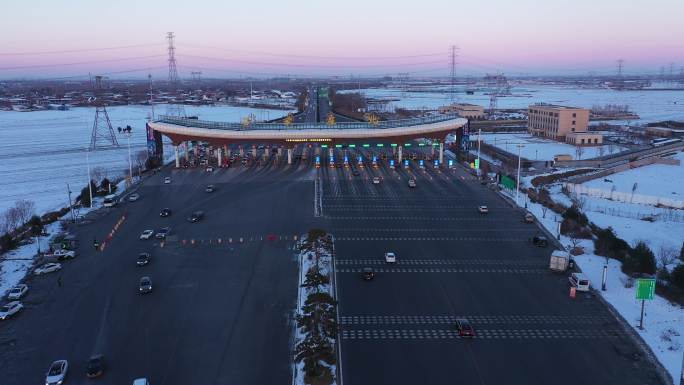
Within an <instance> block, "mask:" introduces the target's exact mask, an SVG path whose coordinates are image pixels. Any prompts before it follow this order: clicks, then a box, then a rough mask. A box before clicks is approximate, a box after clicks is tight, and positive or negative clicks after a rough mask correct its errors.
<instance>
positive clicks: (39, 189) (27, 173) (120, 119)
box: [0, 105, 288, 213]
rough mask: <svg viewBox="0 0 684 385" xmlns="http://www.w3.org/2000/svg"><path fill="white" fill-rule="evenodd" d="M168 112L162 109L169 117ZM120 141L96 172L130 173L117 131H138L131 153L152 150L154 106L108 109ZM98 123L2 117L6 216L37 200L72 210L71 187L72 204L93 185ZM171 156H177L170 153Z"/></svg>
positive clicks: (232, 112)
mask: <svg viewBox="0 0 684 385" xmlns="http://www.w3.org/2000/svg"><path fill="white" fill-rule="evenodd" d="M165 108H166V106H163V105H161V106H159V105H158V106H156V113H157V114H159V113H164V111H165ZM185 110H186V113H188V114H190V115H198V116H199V117H200V119H206V120H225V121H235V122H239V121H240V120H241V119H242V118H243V117H246V116H247V115H249V114H250V113H254V114H255V115H256V116H257V118H263V119H267V118H270V119H274V118H277V117H279V116H284V115H286V114H287V112H288V111H281V110H263V109H253V108H246V107H223V106H222V107H211V106H200V107H190V106H186V107H185ZM107 111H108V113H109V118H110V120H111V122H112V126H113V127H114V130H115V133H116V135H117V136H118V141H119V144H120V145H121V147H120V148H117V149H108V150H98V151H96V152H92V153H91V154H90V166H91V169H92V168H95V167H104V168H105V169H107V174H108V177H110V178H113V177H117V176H120V175H122V174H123V173H124V171H125V170H127V169H128V148H127V142H126V137H125V136H123V135H119V134H118V131H116V128H117V127H119V126H126V125H130V126H131V127H133V133H132V137H131V153H132V154H133V159H134V162H135V153H136V152H138V151H141V150H145V149H146V147H145V146H146V139H145V123H146V121H147V116H148V114H149V112H150V107H148V106H117V107H109V108H107ZM94 117H95V110H94V109H93V108H89V107H88V108H86V107H84V108H73V109H71V110H69V111H34V112H14V111H2V112H0V161H2V171H3V172H2V174H3V178H2V181H0V212H2V211H4V210H5V209H7V208H8V207H10V206H12V205H13V204H14V202H15V201H16V200H18V199H31V200H33V201H34V202H35V203H36V210H37V212H39V213H43V212H46V211H50V210H54V209H57V208H60V207H64V206H68V196H67V186H66V183H69V184H70V188H71V191H72V192H73V194H72V198H74V197H75V196H76V195H78V194H79V193H80V189H81V188H82V187H83V186H86V185H87V183H88V170H87V167H86V149H87V148H88V146H89V145H90V136H91V131H92V126H93V120H94ZM165 154H166V155H169V156H170V155H172V154H173V151H172V150H171V149H170V148H167V149H165Z"/></svg>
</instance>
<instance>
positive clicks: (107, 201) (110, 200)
mask: <svg viewBox="0 0 684 385" xmlns="http://www.w3.org/2000/svg"><path fill="white" fill-rule="evenodd" d="M115 205H116V195H114V194H111V195H107V196H106V197H104V207H114V206H115Z"/></svg>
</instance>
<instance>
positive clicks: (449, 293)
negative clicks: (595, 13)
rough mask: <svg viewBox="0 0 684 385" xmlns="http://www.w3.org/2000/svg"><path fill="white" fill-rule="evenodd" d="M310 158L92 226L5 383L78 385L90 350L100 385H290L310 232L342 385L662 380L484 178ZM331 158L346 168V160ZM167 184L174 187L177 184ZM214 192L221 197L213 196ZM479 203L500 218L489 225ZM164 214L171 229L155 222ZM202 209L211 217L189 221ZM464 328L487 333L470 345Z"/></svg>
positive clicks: (157, 192) (175, 174)
mask: <svg viewBox="0 0 684 385" xmlns="http://www.w3.org/2000/svg"><path fill="white" fill-rule="evenodd" d="M425 150H426V149H420V151H425ZM302 151H305V152H306V154H305V156H303V157H302V159H296V161H295V165H293V166H286V165H285V160H284V154H283V157H281V158H280V159H278V158H277V157H276V156H274V155H272V154H268V156H266V157H263V152H261V151H260V152H259V154H258V157H257V158H256V159H251V160H250V162H249V164H248V166H247V167H245V166H240V165H234V166H232V167H230V168H228V169H220V170H216V171H214V172H212V173H207V172H204V171H203V170H201V169H181V170H171V169H165V171H163V172H161V173H159V174H158V175H155V176H154V177H152V178H151V179H149V180H147V181H146V182H145V183H144V185H143V186H142V187H141V188H140V189H139V193H140V194H141V196H142V199H141V200H140V201H138V202H134V203H126V204H123V205H122V206H121V207H117V208H114V209H111V210H106V211H101V212H99V213H98V218H97V219H95V220H94V221H93V222H92V223H90V224H87V225H83V226H79V227H78V228H77V230H76V233H77V235H78V237H79V239H80V240H81V244H82V246H81V248H80V253H79V256H78V257H77V258H76V259H75V260H73V261H69V262H67V263H66V264H65V267H64V269H63V270H62V271H61V272H60V273H53V274H50V275H47V276H42V277H31V278H29V279H28V282H27V283H28V284H29V285H30V287H31V290H30V292H29V295H28V296H27V297H26V298H25V300H24V302H25V305H26V309H25V310H24V311H23V312H22V313H21V314H19V316H18V317H16V319H13V320H11V321H10V322H3V323H2V324H0V372H1V375H0V378H1V379H2V381H1V383H2V384H3V385H5V384H7V385H13V384H30V383H40V381H43V380H44V373H45V371H46V370H47V367H48V365H49V364H50V362H52V361H53V360H56V359H62V358H66V359H68V360H69V362H70V366H71V369H70V378H69V379H68V380H67V382H66V384H71V383H89V382H91V381H87V380H86V379H85V376H84V371H85V361H86V360H87V358H88V357H89V356H90V355H91V354H93V353H102V354H104V355H105V359H106V362H107V366H108V367H107V371H106V373H105V375H104V377H102V378H101V379H98V380H93V381H92V382H93V383H95V382H97V383H102V384H128V383H130V382H131V381H132V379H133V378H136V377H143V376H145V377H148V378H149V379H150V380H151V382H152V383H153V384H155V385H156V384H286V383H289V382H290V381H291V377H290V376H291V367H290V363H289V361H290V357H291V346H290V345H291V335H292V315H293V309H294V306H295V297H296V290H297V282H296V277H297V264H296V262H295V259H294V258H293V250H291V249H290V248H291V247H292V245H293V242H292V237H293V236H294V235H299V234H302V233H303V232H306V231H307V230H308V229H310V228H312V227H323V228H325V229H328V230H329V231H331V232H332V233H333V234H334V235H335V237H336V243H335V250H336V254H335V258H336V266H337V270H336V271H337V282H338V293H339V300H340V308H339V314H340V321H341V325H340V326H341V332H340V338H341V350H342V359H341V363H342V374H343V381H344V384H345V385H354V384H374V383H375V384H379V383H383V384H384V383H393V384H446V383H455V382H457V383H463V384H502V383H514V384H576V383H580V384H583V385H584V384H659V383H660V382H659V381H658V380H657V377H656V376H655V371H654V369H653V368H652V367H651V366H650V365H649V364H648V363H647V362H645V361H644V360H642V359H637V360H635V359H634V358H633V357H634V354H635V353H637V352H638V350H637V348H636V347H635V346H634V345H633V344H632V343H631V341H630V340H629V339H628V338H627V337H626V336H625V335H623V333H622V331H621V330H620V327H619V325H618V324H617V323H616V322H615V321H614V320H613V319H612V318H611V316H610V315H609V314H608V312H607V311H606V309H605V308H604V307H603V305H601V303H600V302H599V301H598V300H597V299H595V298H592V297H591V296H584V295H579V296H578V297H577V298H575V299H574V300H571V299H570V298H568V295H567V294H568V286H567V280H566V277H565V276H563V275H557V274H552V273H550V272H548V271H547V268H546V266H547V260H548V255H549V253H550V249H538V248H533V247H531V246H530V245H529V244H528V243H527V241H526V239H527V238H528V237H529V236H530V235H532V234H534V233H535V232H536V231H537V229H535V226H534V225H527V224H523V223H522V222H521V219H522V218H520V215H519V214H518V213H517V212H515V211H513V209H511V208H510V207H509V206H508V205H507V204H505V203H504V202H503V201H502V200H501V199H500V198H499V197H498V196H496V194H495V193H494V192H492V191H490V190H487V189H486V188H485V187H483V186H481V185H480V184H479V183H478V182H477V181H476V180H475V178H474V177H472V176H470V175H467V174H465V173H463V172H462V171H461V170H443V171H438V170H434V169H432V168H431V167H430V166H428V168H426V169H425V170H421V169H419V168H418V166H417V162H415V161H412V162H411V166H410V169H409V170H404V169H397V170H390V169H388V167H387V165H386V164H384V163H381V167H380V168H379V169H374V168H372V167H371V165H370V163H369V162H368V159H370V157H371V154H373V153H375V154H377V153H378V149H372V148H357V149H354V150H347V151H348V155H349V157H350V159H355V157H356V156H357V155H358V154H362V155H363V156H364V159H365V161H366V167H365V168H363V169H360V170H359V171H360V175H359V176H353V175H352V174H351V169H346V168H343V167H334V168H331V167H328V164H327V156H326V155H327V154H326V152H325V151H321V152H320V153H321V155H322V156H321V159H322V161H323V164H322V167H321V169H319V170H318V171H316V169H315V167H314V159H315V157H314V156H313V155H314V153H315V152H314V150H313V149H306V148H305V147H303V146H299V147H298V149H297V151H296V153H297V154H301V153H302ZM412 151H413V150H412ZM410 152H411V151H406V152H405V154H407V155H408V153H410ZM334 153H335V157H336V159H337V160H338V162H339V160H341V159H342V156H343V153H344V151H343V150H340V149H335V150H334ZM167 175H170V176H172V178H173V182H172V184H171V185H164V184H163V183H162V179H163V177H164V176H167ZM317 176H319V177H320V178H321V179H322V182H323V183H322V185H323V216H322V217H320V218H315V217H314V216H313V211H314V210H313V208H314V204H313V203H314V188H313V180H314V179H315V178H316V177H317ZM374 176H380V177H382V178H383V180H382V183H381V184H380V185H373V184H372V183H371V180H372V178H373V177H374ZM409 178H414V179H416V181H417V187H416V188H415V189H409V188H408V186H407V180H408V179H409ZM207 184H214V185H215V186H216V187H217V191H216V192H214V193H205V192H204V187H205V186H206V185H207ZM480 204H486V205H488V206H489V208H490V211H491V212H490V214H488V215H481V214H479V213H477V211H476V207H477V206H478V205H480ZM164 207H169V208H171V209H172V210H173V214H172V216H171V217H169V218H160V217H159V216H158V212H159V210H160V209H161V208H164ZM196 210H202V211H204V212H205V219H204V220H203V221H201V222H200V223H196V224H191V223H189V222H187V221H186V220H185V218H186V217H187V216H188V215H189V214H190V213H191V212H193V211H196ZM124 211H126V212H127V213H128V216H127V218H126V220H125V221H124V222H123V224H122V225H121V226H120V227H119V229H118V231H117V232H116V233H115V234H114V237H113V241H112V242H111V244H109V245H108V246H107V247H106V248H105V250H104V251H103V252H94V251H93V250H92V247H90V245H91V242H92V239H93V237H97V238H98V239H103V238H104V236H105V235H106V234H108V233H109V232H110V230H111V229H112V227H113V226H114V224H115V223H116V222H117V221H118V220H119V218H120V217H121V215H122V214H123V213H124ZM165 225H169V226H171V228H172V232H171V235H170V236H169V239H168V240H167V241H166V242H164V244H163V247H162V244H161V243H160V242H158V241H153V240H150V241H140V240H138V236H139V234H140V232H141V231H142V230H144V229H147V228H151V229H157V228H159V227H161V226H165ZM240 238H242V241H240ZM219 239H220V243H219ZM141 251H150V252H152V254H153V259H152V262H151V264H150V265H149V266H145V267H137V266H136V265H135V259H136V256H137V254H138V253H139V252H141ZM385 251H394V252H395V253H396V254H397V256H398V263H397V264H396V266H385V264H384V262H383V260H382V256H383V253H384V252H385ZM366 266H370V267H373V268H376V269H377V276H376V278H375V279H374V280H373V281H371V282H364V281H362V280H361V278H360V276H359V270H360V269H362V268H363V267H366ZM143 275H149V276H151V277H152V280H153V284H154V292H153V293H151V294H148V295H139V294H138V293H137V285H138V280H139V278H140V277H141V276H143ZM60 276H61V280H62V286H61V287H60V286H59V285H58V284H57V278H58V277H60ZM460 316H465V317H467V318H469V319H470V320H471V322H472V323H473V324H474V326H475V327H476V329H477V331H478V334H479V335H478V337H477V338H475V339H473V340H462V339H459V338H457V336H456V334H455V330H454V327H453V320H454V319H455V318H456V317H460Z"/></svg>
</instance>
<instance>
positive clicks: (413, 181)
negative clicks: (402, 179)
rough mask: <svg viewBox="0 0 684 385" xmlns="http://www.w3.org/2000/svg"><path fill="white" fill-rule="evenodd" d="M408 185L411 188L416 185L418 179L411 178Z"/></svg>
mask: <svg viewBox="0 0 684 385" xmlns="http://www.w3.org/2000/svg"><path fill="white" fill-rule="evenodd" d="M408 186H409V187H411V188H414V187H416V181H415V180H414V179H409V181H408Z"/></svg>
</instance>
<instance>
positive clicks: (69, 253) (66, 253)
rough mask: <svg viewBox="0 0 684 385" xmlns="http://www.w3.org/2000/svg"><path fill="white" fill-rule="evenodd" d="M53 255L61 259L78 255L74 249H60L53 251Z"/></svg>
mask: <svg viewBox="0 0 684 385" xmlns="http://www.w3.org/2000/svg"><path fill="white" fill-rule="evenodd" d="M52 255H53V256H55V257H57V259H59V260H60V261H61V260H62V259H71V258H75V257H76V252H75V251H73V250H65V249H60V250H57V251H55V252H54V253H52Z"/></svg>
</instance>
